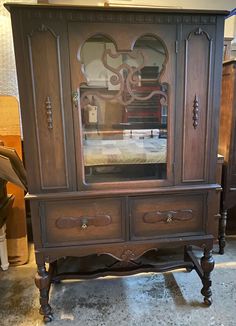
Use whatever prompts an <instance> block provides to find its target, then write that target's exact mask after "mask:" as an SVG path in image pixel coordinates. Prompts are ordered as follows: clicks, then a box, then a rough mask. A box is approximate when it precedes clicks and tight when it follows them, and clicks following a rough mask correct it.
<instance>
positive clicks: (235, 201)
mask: <svg viewBox="0 0 236 326" xmlns="http://www.w3.org/2000/svg"><path fill="white" fill-rule="evenodd" d="M235 122H236V60H235V59H232V60H229V61H225V62H224V63H223V79H222V97H221V111H220V136H219V153H220V154H222V155H223V156H224V165H223V174H222V185H223V193H222V202H221V219H220V232H219V233H220V234H219V244H220V253H221V254H223V253H224V247H225V229H226V221H227V210H228V209H229V208H232V207H233V206H235V205H236V133H235V128H236V125H235Z"/></svg>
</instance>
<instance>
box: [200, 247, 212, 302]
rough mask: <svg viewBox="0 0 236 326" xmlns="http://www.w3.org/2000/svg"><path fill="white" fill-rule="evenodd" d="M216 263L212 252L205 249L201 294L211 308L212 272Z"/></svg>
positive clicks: (202, 260) (202, 264)
mask: <svg viewBox="0 0 236 326" xmlns="http://www.w3.org/2000/svg"><path fill="white" fill-rule="evenodd" d="M214 265H215V261H214V259H213V257H212V250H211V249H209V248H205V249H204V255H203V257H202V258H201V267H202V270H203V275H202V284H203V288H202V290H201V294H202V295H203V296H204V303H205V304H207V305H208V306H210V305H211V304H212V298H211V295H212V292H211V283H212V282H211V272H212V271H213V269H214Z"/></svg>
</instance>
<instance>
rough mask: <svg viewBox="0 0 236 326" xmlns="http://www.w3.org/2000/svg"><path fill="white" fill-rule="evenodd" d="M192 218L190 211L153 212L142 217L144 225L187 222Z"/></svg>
mask: <svg viewBox="0 0 236 326" xmlns="http://www.w3.org/2000/svg"><path fill="white" fill-rule="evenodd" d="M192 218H193V211H192V210H191V209H183V210H179V211H153V212H146V213H144V215H143V221H144V223H148V224H149V223H163V222H164V223H172V222H175V221H188V220H191V219H192Z"/></svg>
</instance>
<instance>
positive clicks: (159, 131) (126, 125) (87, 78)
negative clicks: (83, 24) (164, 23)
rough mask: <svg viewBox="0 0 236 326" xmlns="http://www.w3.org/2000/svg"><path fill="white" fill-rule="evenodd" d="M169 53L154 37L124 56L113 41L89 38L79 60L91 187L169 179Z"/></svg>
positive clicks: (86, 166)
mask: <svg viewBox="0 0 236 326" xmlns="http://www.w3.org/2000/svg"><path fill="white" fill-rule="evenodd" d="M167 59H168V54H167V49H166V46H165V44H164V42H163V41H162V40H161V39H159V38H158V37H156V36H153V35H151V34H147V35H143V36H141V37H139V38H138V39H136V41H135V43H134V44H133V47H132V51H120V50H119V49H117V45H116V44H115V42H114V41H113V40H112V39H111V38H109V37H108V36H104V35H102V34H96V35H94V36H92V37H90V38H88V39H87V40H86V41H85V42H84V43H83V45H82V46H81V49H80V51H79V54H78V55H77V60H78V61H79V63H80V69H81V72H80V73H81V74H82V76H83V81H82V82H80V84H79V87H78V88H77V95H78V109H79V110H80V117H81V128H82V141H81V144H82V157H83V162H84V176H85V182H86V183H99V182H121V181H133V180H153V179H160V180H163V179H166V178H167V157H168V155H167V152H168V148H167V147H168V146H167V144H168V111H169V108H168V97H169V85H168V83H162V82H161V76H162V75H163V72H164V70H165V66H166V63H167V61H168V60H167Z"/></svg>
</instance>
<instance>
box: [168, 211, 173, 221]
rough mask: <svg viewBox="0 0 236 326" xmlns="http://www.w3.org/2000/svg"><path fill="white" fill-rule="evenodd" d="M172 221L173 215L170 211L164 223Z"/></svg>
mask: <svg viewBox="0 0 236 326" xmlns="http://www.w3.org/2000/svg"><path fill="white" fill-rule="evenodd" d="M172 221H173V215H172V214H171V213H168V214H167V219H166V223H171V222H172Z"/></svg>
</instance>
